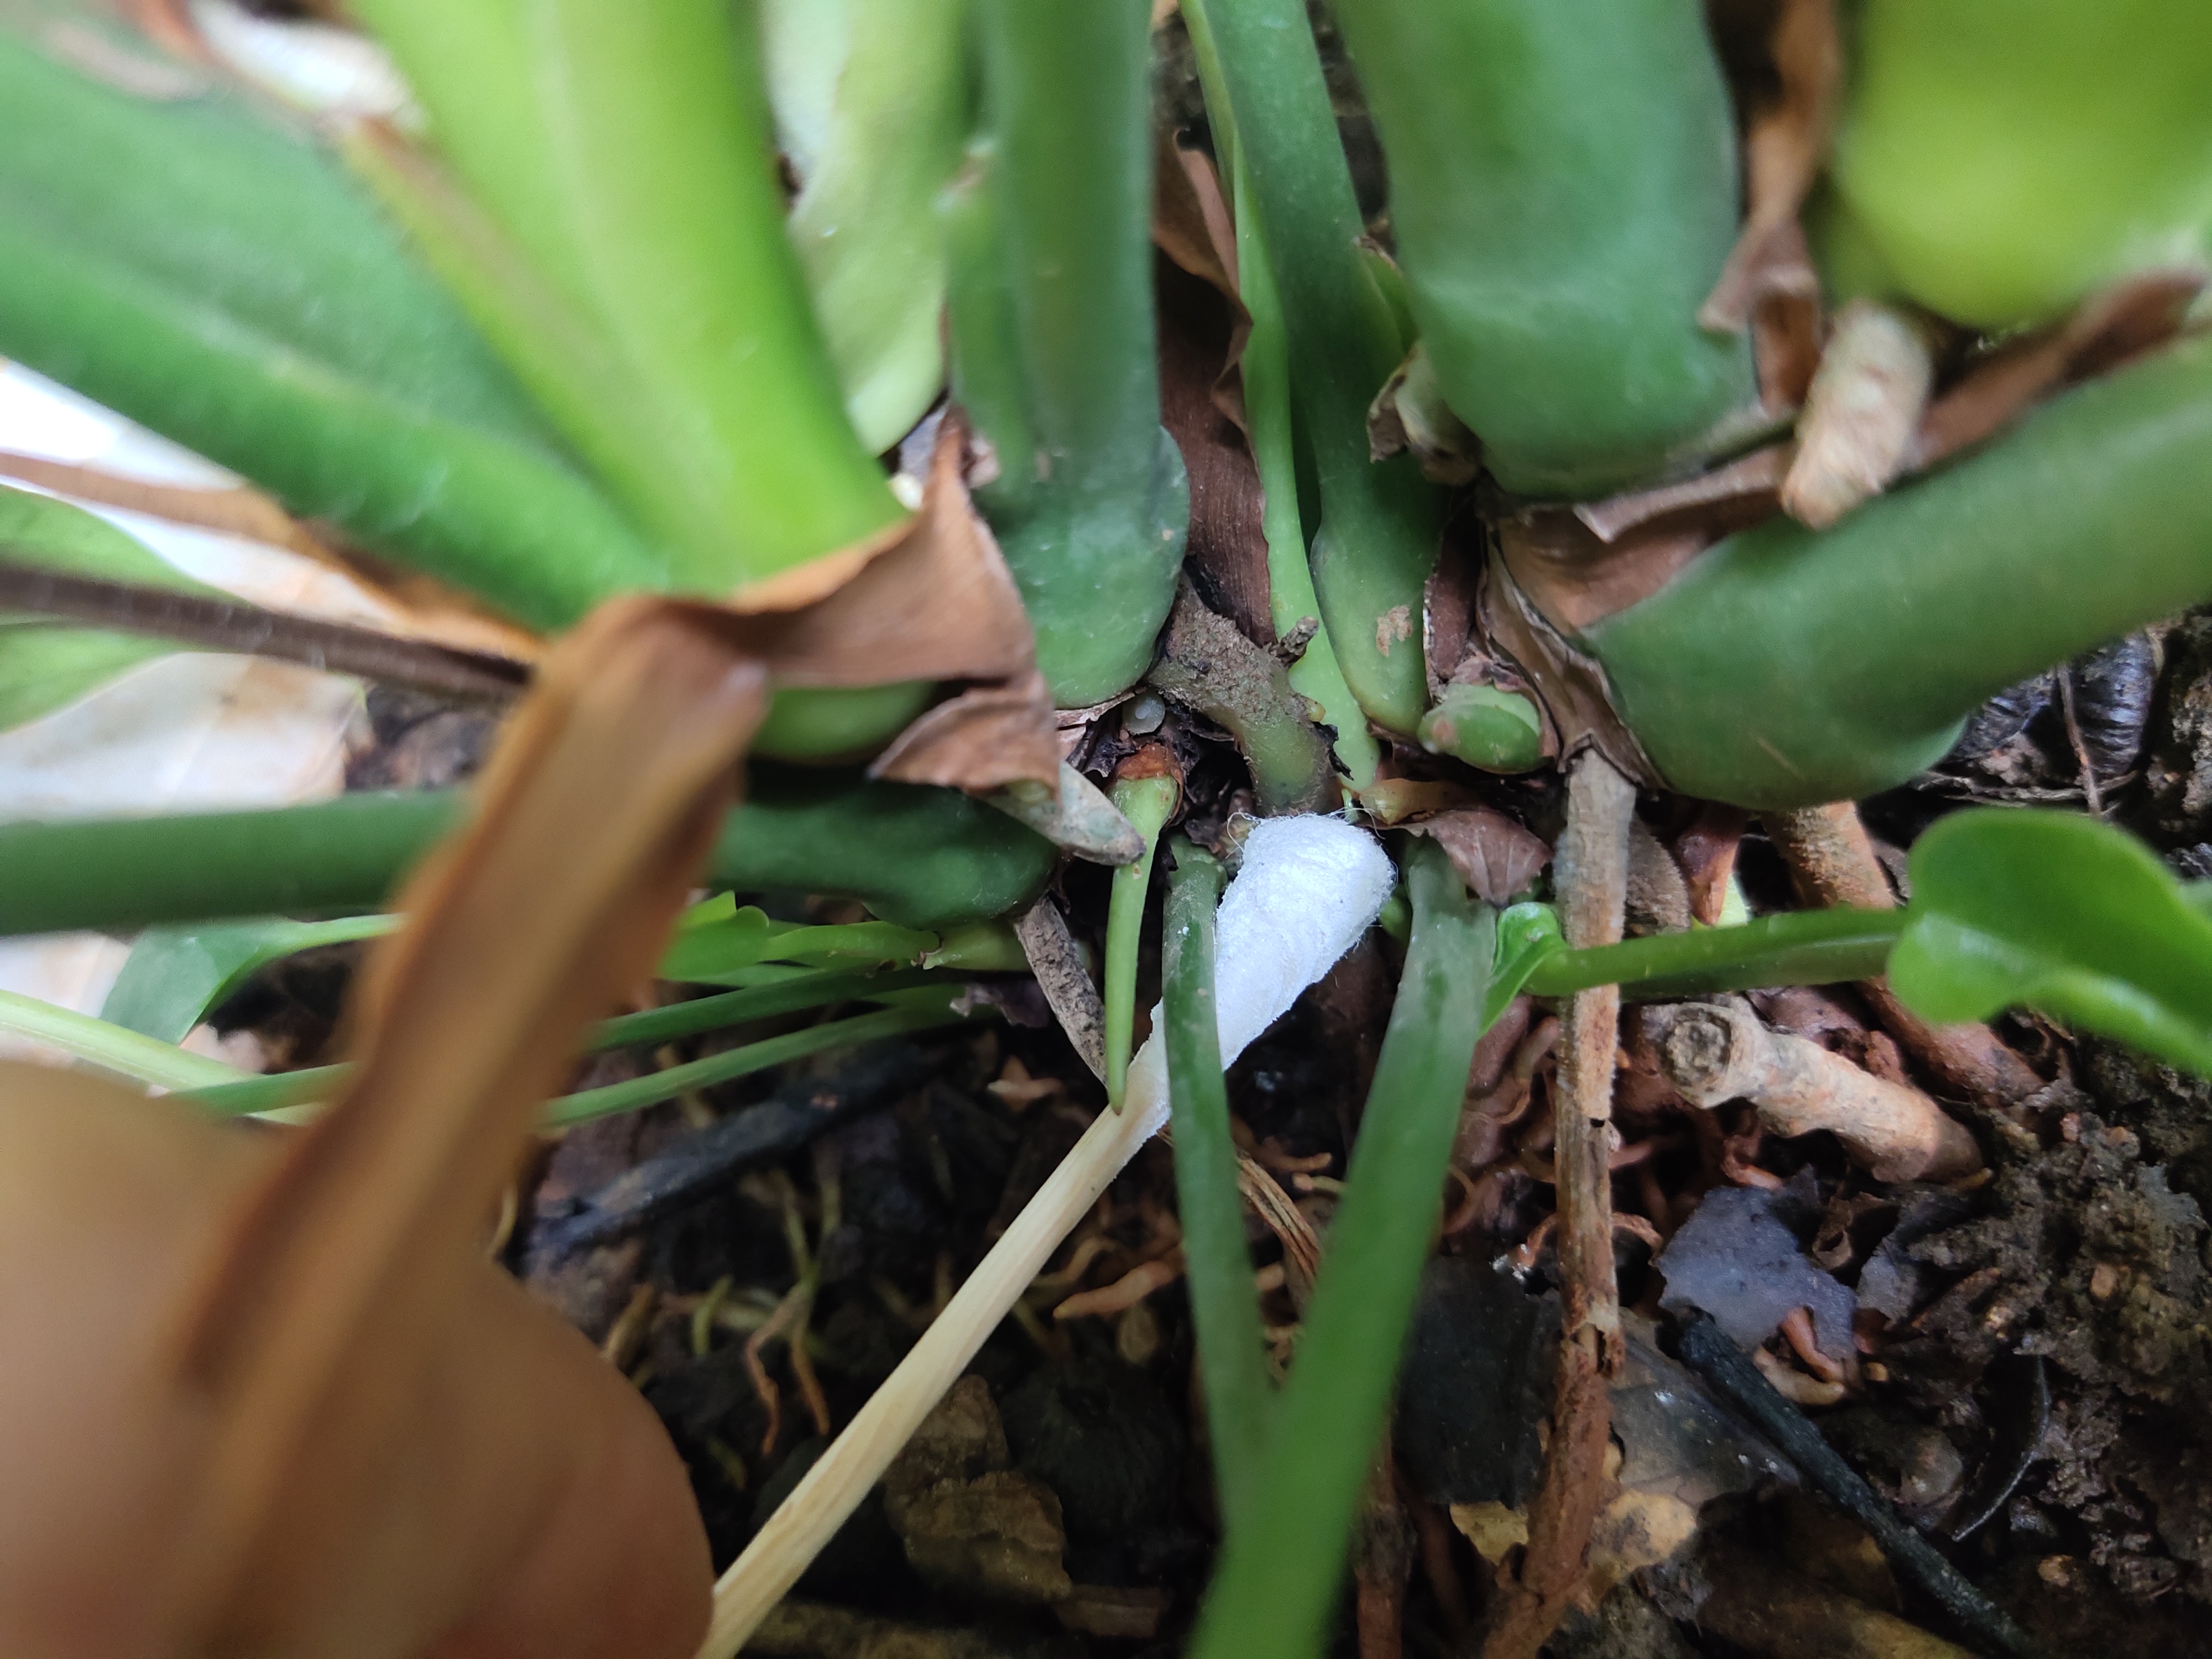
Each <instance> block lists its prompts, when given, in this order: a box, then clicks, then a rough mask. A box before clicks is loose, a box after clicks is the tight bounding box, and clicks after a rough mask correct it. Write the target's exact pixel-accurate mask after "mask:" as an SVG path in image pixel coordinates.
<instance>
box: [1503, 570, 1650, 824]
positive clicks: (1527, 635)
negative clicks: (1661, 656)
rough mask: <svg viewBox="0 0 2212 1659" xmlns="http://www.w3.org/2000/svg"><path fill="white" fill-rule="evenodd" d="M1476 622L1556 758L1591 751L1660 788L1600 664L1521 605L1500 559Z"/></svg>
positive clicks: (1529, 606) (1518, 591) (1515, 586)
mask: <svg viewBox="0 0 2212 1659" xmlns="http://www.w3.org/2000/svg"><path fill="white" fill-rule="evenodd" d="M1477 617H1478V621H1479V626H1480V635H1481V637H1482V639H1483V640H1484V641H1486V644H1487V646H1488V648H1489V649H1490V650H1491V651H1492V653H1495V654H1496V655H1497V656H1498V657H1499V658H1501V659H1504V661H1505V662H1507V663H1508V664H1510V665H1511V666H1512V667H1513V668H1514V669H1515V670H1516V671H1518V672H1519V673H1520V674H1521V675H1522V678H1524V679H1525V680H1526V681H1527V682H1528V684H1529V685H1530V686H1531V687H1532V688H1533V689H1534V691H1535V693H1536V696H1537V701H1538V702H1540V703H1541V705H1542V707H1543V711H1544V714H1545V717H1546V719H1547V720H1548V721H1549V722H1550V725H1551V727H1552V729H1553V732H1556V733H1557V742H1558V753H1559V756H1560V757H1562V758H1564V759H1571V758H1573V757H1575V756H1577V755H1578V754H1580V753H1582V752H1583V750H1586V749H1592V748H1595V750H1598V751H1599V752H1600V753H1601V754H1602V755H1604V756H1605V757H1606V758H1607V760H1609V761H1611V762H1612V763H1613V767H1614V769H1616V770H1618V771H1619V772H1620V773H1621V774H1622V775H1624V776H1626V777H1629V778H1632V779H1633V780H1635V781H1637V782H1638V783H1639V784H1641V785H1642V786H1643V787H1645V788H1650V789H1658V788H1663V787H1665V783H1664V781H1663V780H1662V778H1661V777H1660V775H1659V769H1658V768H1657V767H1656V766H1654V765H1653V764H1652V763H1651V757H1650V756H1648V755H1646V754H1645V753H1644V745H1643V744H1640V743H1638V741H1637V739H1636V734H1635V733H1634V732H1631V731H1630V730H1629V729H1628V727H1627V726H1626V725H1625V724H1624V723H1623V722H1622V720H1621V719H1620V715H1619V714H1616V713H1615V712H1614V711H1613V692H1612V689H1611V685H1610V683H1609V682H1608V681H1607V678H1606V672H1605V665H1603V664H1602V663H1601V662H1599V661H1598V660H1597V659H1596V658H1595V657H1592V656H1590V655H1589V654H1588V653H1584V652H1582V651H1578V650H1577V649H1576V648H1575V647H1573V646H1572V645H1571V644H1570V643H1569V642H1568V641H1567V638H1566V636H1565V635H1564V634H1563V633H1562V632H1561V631H1560V630H1559V629H1558V628H1557V627H1555V626H1554V625H1553V623H1552V622H1551V621H1550V620H1549V619H1548V618H1547V617H1545V615H1544V614H1543V612H1542V611H1539V610H1538V609H1537V608H1536V607H1535V606H1534V605H1532V604H1531V603H1529V601H1528V599H1527V597H1526V596H1525V595H1524V594H1523V593H1522V591H1521V588H1520V586H1519V584H1518V583H1516V581H1515V580H1514V579H1513V574H1512V572H1511V571H1510V569H1509V568H1507V567H1506V565H1505V564H1504V562H1503V561H1502V560H1501V559H1495V558H1494V559H1493V560H1492V562H1491V566H1490V568H1489V570H1488V571H1487V572H1486V573H1485V575H1484V580H1483V584H1482V592H1481V595H1480V600H1479V602H1478V605H1477ZM1548 735H1549V734H1548V733H1547V737H1548Z"/></svg>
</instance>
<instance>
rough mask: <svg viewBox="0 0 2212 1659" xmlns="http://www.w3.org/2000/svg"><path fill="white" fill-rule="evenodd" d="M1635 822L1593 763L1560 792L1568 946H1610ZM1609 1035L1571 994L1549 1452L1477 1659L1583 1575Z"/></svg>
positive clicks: (1599, 1412) (1629, 796)
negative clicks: (1558, 1323)
mask: <svg viewBox="0 0 2212 1659" xmlns="http://www.w3.org/2000/svg"><path fill="white" fill-rule="evenodd" d="M1635 811H1636V790H1635V787H1634V786H1633V785H1632V784H1631V783H1630V782H1629V781H1628V780H1627V779H1626V778H1624V777H1623V776H1621V775H1620V773H1619V772H1617V771H1615V770H1614V769H1613V766H1612V765H1611V763H1608V762H1607V760H1606V759H1605V757H1603V756H1602V755H1600V754H1599V753H1598V752H1597V751H1596V750H1587V751H1585V752H1584V753H1583V756H1582V757H1581V758H1580V759H1579V760H1577V762H1576V763H1575V769H1574V772H1573V774H1572V775H1571V778H1570V779H1569V781H1568V786H1567V829H1566V834H1565V836H1562V837H1561V839H1560V842H1559V864H1558V871H1559V893H1560V897H1561V908H1562V910H1563V911H1564V916H1563V920H1564V921H1565V932H1566V937H1567V942H1568V943H1569V944H1570V945H1576V946H1583V945H1609V944H1612V943H1613V942H1614V941H1615V940H1617V939H1620V934H1621V922H1622V915H1623V911H1624V908H1625V907H1626V902H1627V896H1628V840H1629V826H1630V824H1631V823H1632V820H1633V818H1634V816H1635ZM1619 1037H1620V987H1618V986H1610V985H1608V986H1601V987H1598V988H1596V989H1595V990H1589V991H1583V992H1582V993H1580V994H1577V996H1576V997H1575V999H1574V1000H1573V1001H1572V1002H1571V1003H1570V1004H1569V1005H1568V1006H1567V1008H1566V1011H1565V1016H1564V1018H1562V1020H1561V1022H1560V1028H1559V1095H1558V1102H1557V1105H1556V1107H1555V1113H1556V1122H1557V1127H1556V1130H1555V1134H1556V1136H1557V1139H1556V1143H1555V1158H1556V1166H1557V1175H1558V1182H1559V1184H1558V1193H1559V1273H1560V1278H1561V1279H1562V1281H1563V1285H1562V1291H1563V1295H1564V1297H1565V1306H1564V1308H1563V1310H1562V1313H1563V1316H1564V1317H1563V1321H1562V1325H1563V1329H1562V1333H1561V1338H1560V1345H1559V1375H1558V1379H1557V1382H1556V1383H1555V1384H1554V1392H1553V1407H1552V1439H1551V1443H1550V1445H1549V1446H1548V1447H1547V1449H1546V1451H1545V1456H1544V1479H1543V1484H1542V1486H1541V1487H1540V1488H1539V1489H1538V1491H1537V1493H1536V1498H1535V1502H1534V1504H1531V1505H1530V1507H1529V1512H1528V1547H1527V1548H1526V1549H1525V1550H1523V1551H1522V1557H1521V1563H1520V1568H1519V1571H1518V1572H1517V1573H1513V1574H1510V1575H1508V1574H1501V1575H1500V1581H1499V1587H1498V1588H1499V1592H1500V1593H1499V1596H1498V1602H1497V1606H1496V1609H1495V1611H1494V1613H1493V1614H1492V1620H1491V1624H1490V1629H1489V1633H1488V1635H1487V1636H1486V1638H1485V1640H1484V1642H1483V1648H1482V1653H1483V1659H1535V1654H1536V1651H1537V1650H1538V1649H1539V1648H1541V1646H1542V1645H1543V1644H1544V1642H1545V1640H1546V1638H1548V1637H1549V1636H1550V1635H1551V1633H1552V1630H1553V1626H1555V1625H1557V1624H1558V1623H1559V1617H1560V1615H1561V1614H1562V1613H1565V1611H1566V1609H1567V1606H1568V1603H1569V1602H1570V1601H1571V1600H1572V1598H1573V1597H1574V1595H1576V1593H1577V1591H1578V1590H1579V1589H1581V1588H1582V1585H1583V1580H1584V1579H1585V1577H1587V1575H1588V1568H1589V1539H1590V1528H1591V1525H1592V1523H1593V1522H1595V1520H1596V1518H1597V1512H1598V1510H1599V1507H1600V1504H1601V1499H1602V1498H1603V1496H1604V1491H1605V1452H1606V1448H1607V1445H1608V1444H1609V1443H1610V1441H1609V1436H1610V1432H1611V1428H1612V1420H1613V1406H1612V1400H1611V1397H1610V1395H1609V1393H1608V1387H1609V1379H1610V1377H1611V1376H1612V1375H1613V1372H1614V1371H1615V1370H1618V1368H1619V1366H1620V1362H1621V1359H1622V1358H1623V1345H1622V1340H1621V1334H1620V1296H1619V1290H1618V1287H1617V1286H1616V1285H1615V1284H1614V1281H1613V1182H1612V1176H1611V1173H1610V1171H1609V1170H1608V1169H1607V1161H1608V1158H1609V1154H1610V1152H1611V1147H1610V1145H1609V1140H1610V1131H1611V1129H1612V1122H1613V1055H1614V1053H1615V1051H1616V1049H1617V1048H1618V1046H1619Z"/></svg>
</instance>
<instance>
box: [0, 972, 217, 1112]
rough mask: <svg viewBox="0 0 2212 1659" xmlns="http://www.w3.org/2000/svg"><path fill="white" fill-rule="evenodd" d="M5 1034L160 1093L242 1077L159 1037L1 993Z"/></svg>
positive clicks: (0, 1010) (0, 1025) (0, 1018)
mask: <svg viewBox="0 0 2212 1659" xmlns="http://www.w3.org/2000/svg"><path fill="white" fill-rule="evenodd" d="M0 1030H4V1031H9V1032H11V1033H13V1034H14V1035H15V1036H21V1037H28V1038H29V1039H31V1041H33V1042H43V1043H46V1044H47V1045H49V1046H50V1047H52V1048H58V1049H60V1050H61V1051H62V1052H63V1053H64V1054H68V1055H70V1057H71V1058H73V1059H76V1060H82V1061H84V1062H85V1064H86V1065H88V1066H93V1067H94V1068H95V1069H97V1070H99V1071H102V1072H106V1073H110V1074H112V1075H113V1076H116V1077H120V1078H127V1079H130V1080H131V1082H133V1083H143V1084H146V1085H149V1086H151V1087H153V1088H156V1089H195V1088H198V1087H200V1086H201V1085H205V1084H210V1083H222V1082H224V1081H227V1080H228V1079H231V1078H234V1077H236V1076H237V1075H238V1070H237V1068H236V1067H235V1066H226V1065H224V1064H223V1063H222V1061H221V1060H205V1059H203V1058H202V1057H201V1056H199V1055H198V1054H187V1053H185V1050H183V1049H182V1048H177V1047H175V1046H174V1045H173V1044H170V1043H167V1042H161V1040H160V1039H159V1038H157V1037H149V1036H141V1035H140V1034H139V1033H138V1032H137V1031H132V1030H125V1028H124V1027H122V1026H120V1025H111V1024H108V1022H107V1021H106V1020H104V1019H94V1018H93V1017H92V1016H91V1015H90V1014H80V1013H76V1012H74V1011H72V1010H70V1009H68V1008H57V1007H56V1006H54V1005H53V1004H52V1003H51V1002H41V1001H40V1000H38V999H37V998H36V997H27V996H23V995H21V994H19V993H17V992H14V991H0Z"/></svg>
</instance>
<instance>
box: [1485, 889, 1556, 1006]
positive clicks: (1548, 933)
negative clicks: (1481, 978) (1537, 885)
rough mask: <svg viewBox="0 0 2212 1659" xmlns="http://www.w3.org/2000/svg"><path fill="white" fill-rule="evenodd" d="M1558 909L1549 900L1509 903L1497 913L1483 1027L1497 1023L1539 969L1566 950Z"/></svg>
mask: <svg viewBox="0 0 2212 1659" xmlns="http://www.w3.org/2000/svg"><path fill="white" fill-rule="evenodd" d="M1566 949H1567V937H1566V935H1565V933H1562V932H1561V931H1560V930H1559V912H1558V911H1557V910H1555V909H1553V908H1552V907H1551V906H1550V905H1548V904H1514V905H1509V906H1507V907H1506V908H1504V910H1502V911H1500V912H1499V913H1498V954H1497V957H1496V959H1495V960H1494V961H1493V962H1492V963H1491V966H1490V985H1489V987H1488V989H1487V990H1486V991H1485V993H1484V994H1483V1000H1482V1015H1481V1021H1482V1029H1483V1030H1489V1029H1490V1028H1491V1027H1492V1026H1493V1025H1495V1024H1497V1023H1498V1016H1499V1015H1500V1014H1502V1013H1504V1012H1505V1006H1506V1005H1507V1004H1508V1003H1510V1002H1511V1001H1512V1000H1513V999H1514V998H1516V997H1517V996H1519V995H1520V994H1521V993H1522V991H1523V990H1525V989H1527V988H1528V981H1529V980H1530V979H1531V978H1532V977H1534V975H1535V973H1536V970H1537V969H1540V968H1541V967H1543V966H1544V965H1545V964H1546V963H1548V962H1550V961H1551V959H1552V958H1553V957H1556V956H1560V955H1562V954H1564V953H1565V951H1566Z"/></svg>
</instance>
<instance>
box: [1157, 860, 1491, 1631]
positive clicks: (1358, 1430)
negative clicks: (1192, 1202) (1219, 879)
mask: <svg viewBox="0 0 2212 1659" xmlns="http://www.w3.org/2000/svg"><path fill="white" fill-rule="evenodd" d="M1405 861H1406V867H1407V869H1406V878H1407V888H1408V890H1410V892H1411V895H1412V898H1413V935H1412V939H1411V942H1410V943H1409V944H1408V945H1407V952H1406V968H1405V972H1404V975H1402V977H1401V979H1400V981H1399V984H1398V996H1397V1000H1396V1002H1395V1005H1394V1006H1392V1008H1391V1011H1390V1024H1389V1031H1388V1033H1387V1034H1386V1035H1385V1036H1384V1038H1383V1053H1382V1057H1381V1060H1380V1061H1379V1062H1378V1064H1377V1065H1376V1071H1375V1082H1374V1086H1373V1087H1372V1088H1371V1089H1370V1090H1369V1091H1368V1096H1367V1108H1366V1113H1365V1115H1364V1118H1363V1120H1362V1121H1361V1124H1360V1128H1359V1136H1358V1140H1357V1141H1356V1142H1355V1143H1354V1145H1353V1147H1352V1163H1351V1167H1350V1169H1349V1170H1348V1171H1347V1172H1346V1180H1345V1189H1344V1196H1343V1200H1342V1202H1341V1203H1340V1205H1339V1206H1338V1208H1337V1212H1336V1218H1335V1220H1334V1222H1332V1223H1331V1224H1330V1227H1329V1236H1328V1254H1327V1255H1326V1256H1325V1257H1324V1258H1323V1260H1322V1269H1321V1275H1320V1278H1319V1279H1318V1281H1317V1282H1316V1285H1315V1287H1314V1297H1313V1301H1312V1304H1310V1307H1309V1308H1308V1309H1307V1311H1306V1318H1305V1324H1304V1334H1303V1335H1302V1336H1301V1338H1300V1340H1299V1344H1298V1355H1297V1360H1296V1361H1295V1362H1294V1363H1293V1364H1292V1365H1291V1375H1290V1381H1289V1383H1288V1385H1287V1386H1286V1387H1285V1389H1284V1392H1283V1397H1282V1401H1281V1403H1280V1406H1279V1409H1278V1410H1277V1411H1276V1412H1275V1413H1274V1419H1275V1420H1274V1422H1273V1425H1272V1427H1271V1428H1270V1430H1269V1431H1268V1439H1267V1465H1266V1468H1265V1469H1264V1471H1263V1472H1262V1474H1261V1478H1260V1480H1259V1482H1258V1483H1257V1489H1256V1491H1255V1493H1254V1494H1253V1495H1252V1497H1251V1498H1250V1501H1249V1503H1247V1504H1244V1505H1243V1506H1242V1508H1241V1510H1236V1511H1232V1519H1233V1520H1234V1521H1236V1522H1238V1523H1239V1524H1233V1525H1232V1526H1231V1530H1230V1534H1229V1537H1228V1539H1227V1541H1226V1542H1225V1544H1224V1546H1223V1549H1222V1557H1221V1565H1220V1568H1219V1570H1218V1572H1217V1574H1216V1576H1215V1577H1214V1581H1213V1587H1212V1590H1211V1591H1210V1592H1209V1593H1208V1595H1207V1596H1206V1607H1205V1609H1204V1611H1203V1612H1201V1613H1200V1615H1199V1622H1198V1628H1197V1632H1196V1633H1195V1635H1194V1638H1193V1639H1192V1642H1191V1645H1190V1650H1189V1651H1190V1653H1191V1654H1192V1655H1193V1656H1194V1659H1236V1656H1243V1655H1246V1654H1255V1653H1264V1654H1267V1655H1269V1656H1271V1659H1307V1656H1311V1655H1315V1654H1318V1653H1319V1652H1320V1651H1321V1650H1322V1639H1323V1635H1324V1632H1325V1628H1326V1626H1327V1623H1328V1614H1329V1609H1330V1607H1331V1605H1332V1604H1333V1603H1334V1601H1335V1599H1336V1595H1337V1590H1338V1587H1339V1585H1340V1583H1341V1580H1342V1576H1343V1573H1342V1569H1343V1562H1344V1551H1345V1543H1346V1538H1347V1537H1348V1536H1349V1534H1350V1533H1351V1530H1352V1515H1353V1512H1354V1510H1355V1509H1356V1508H1357V1506H1358V1501H1359V1494H1360V1491H1361V1489H1362V1488H1363V1487H1364V1486H1365V1485H1366V1482H1367V1479H1368V1476H1369V1474H1370V1471H1371V1470H1372V1469H1373V1468H1374V1464H1375V1455H1376V1449H1377V1447H1378V1446H1379V1444H1380V1443H1381V1438H1382V1435H1383V1425H1384V1420H1385V1419H1386V1418H1387V1416H1388V1414H1389V1406H1390V1395H1391V1391H1392V1389H1393V1386H1394V1384H1395V1379H1396V1375H1397V1358H1398V1352H1399V1350H1400V1348H1401V1346H1403V1344H1404V1341H1405V1335H1406V1327H1407V1321H1408V1320H1409V1319H1410V1318H1411V1317H1412V1314H1413V1296H1414V1291H1415V1289H1416V1287H1417V1285H1418V1284H1419V1279H1420V1273H1421V1264H1422V1262H1423V1261H1425V1260H1426V1259H1427V1256H1428V1253H1429V1242H1430V1237H1431V1234H1432V1233H1433V1232H1434V1231H1435V1230H1436V1226H1437V1220H1438V1218H1439V1217H1440V1216H1441V1214H1442V1212H1443V1182H1444V1166H1445V1161H1446V1158H1447V1157H1448V1155H1449V1152H1450V1150H1451V1140H1452V1135H1453V1133H1454V1132H1455V1130H1456V1128H1457V1127H1458V1124H1459V1109H1460V1101H1461V1097H1462V1095H1463V1093H1464V1092H1465V1091H1466V1087H1467V1072H1468V1064H1469V1062H1470V1061H1471V1060H1472V1059H1473V1057H1474V1044H1475V1041H1476V1039H1477V1037H1478V1036H1480V1031H1479V1030H1477V1028H1476V1022H1474V1020H1472V1019H1469V1018H1467V1015H1466V1011H1467V1010H1468V1009H1469V1008H1471V1007H1474V1006H1477V1005H1479V1004H1480V1003H1481V1002H1482V1001H1483V1000H1484V997H1485V987H1486V982H1487V980H1488V978H1489V973H1490V962H1491V954H1492V948H1493V942H1494V933H1495V927H1496V913H1495V912H1493V911H1492V910H1491V909H1490V908H1488V907H1487V906H1484V905H1478V904H1475V903H1474V902H1470V901H1469V899H1468V896H1467V891H1466V889H1465V888H1464V887H1462V885H1461V884H1460V879H1459V877H1458V874H1457V873H1456V872H1455V871H1454V870H1453V869H1452V867H1451V863H1450V860H1449V859H1447V858H1446V857H1445V855H1444V854H1443V849H1442V848H1438V847H1437V846H1436V844H1435V843H1434V842H1429V841H1426V840H1420V841H1416V842H1413V844H1412V845H1411V846H1410V847H1409V848H1407V852H1406V860H1405Z"/></svg>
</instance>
